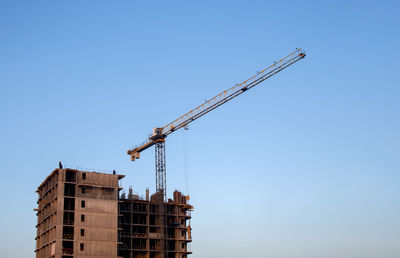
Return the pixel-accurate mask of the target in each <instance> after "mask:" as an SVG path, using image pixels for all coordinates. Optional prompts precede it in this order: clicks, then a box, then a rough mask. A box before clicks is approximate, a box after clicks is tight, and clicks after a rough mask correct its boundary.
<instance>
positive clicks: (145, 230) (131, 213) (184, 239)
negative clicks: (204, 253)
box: [118, 189, 193, 258]
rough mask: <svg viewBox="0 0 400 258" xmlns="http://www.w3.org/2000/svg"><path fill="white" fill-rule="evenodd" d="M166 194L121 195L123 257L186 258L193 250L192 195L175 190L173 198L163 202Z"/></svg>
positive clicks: (120, 236)
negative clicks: (190, 199) (142, 196)
mask: <svg viewBox="0 0 400 258" xmlns="http://www.w3.org/2000/svg"><path fill="white" fill-rule="evenodd" d="M160 198H162V195H160V194H157V193H156V194H154V195H152V196H151V197H150V199H149V192H148V190H147V191H146V199H144V200H141V199H140V198H139V196H137V195H133V194H132V191H131V189H130V191H129V194H128V196H127V198H125V196H124V195H122V196H121V199H120V203H119V213H120V220H119V225H120V226H119V227H120V228H121V231H120V235H119V242H120V243H121V244H120V246H119V249H118V250H119V255H120V256H122V257H129V258H132V257H146V258H156V257H157V258H158V257H168V258H186V257H187V256H188V255H189V254H191V250H190V243H191V242H192V236H191V225H190V219H191V210H192V209H193V207H192V206H191V205H190V204H188V203H187V200H188V197H187V196H184V195H182V194H181V193H180V192H178V191H175V192H174V197H173V199H169V200H168V202H167V203H163V202H160Z"/></svg>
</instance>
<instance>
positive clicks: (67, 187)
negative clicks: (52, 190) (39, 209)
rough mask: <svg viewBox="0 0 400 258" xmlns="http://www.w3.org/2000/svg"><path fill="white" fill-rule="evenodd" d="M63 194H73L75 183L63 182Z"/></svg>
mask: <svg viewBox="0 0 400 258" xmlns="http://www.w3.org/2000/svg"><path fill="white" fill-rule="evenodd" d="M64 195H65V196H75V185H74V184H65V185H64Z"/></svg>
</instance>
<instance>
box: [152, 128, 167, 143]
mask: <svg viewBox="0 0 400 258" xmlns="http://www.w3.org/2000/svg"><path fill="white" fill-rule="evenodd" d="M164 138H165V135H164V134H163V129H162V128H159V127H154V128H153V134H152V135H151V137H150V139H152V140H156V139H164Z"/></svg>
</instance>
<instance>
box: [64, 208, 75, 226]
mask: <svg viewBox="0 0 400 258" xmlns="http://www.w3.org/2000/svg"><path fill="white" fill-rule="evenodd" d="M74 217H75V216H74V213H73V212H69V211H64V219H63V221H64V225H74Z"/></svg>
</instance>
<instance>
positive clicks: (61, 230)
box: [35, 169, 193, 258]
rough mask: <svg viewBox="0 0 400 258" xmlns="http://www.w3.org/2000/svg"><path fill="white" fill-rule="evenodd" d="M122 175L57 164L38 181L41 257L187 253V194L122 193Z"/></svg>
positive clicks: (178, 255)
mask: <svg viewBox="0 0 400 258" xmlns="http://www.w3.org/2000/svg"><path fill="white" fill-rule="evenodd" d="M123 177H124V176H123V175H117V174H115V173H113V174H105V173H98V172H87V171H79V170H75V169H56V170H54V171H53V172H52V173H51V174H50V175H49V176H48V177H47V178H46V180H45V181H44V182H43V183H42V184H41V185H40V186H39V187H38V189H37V191H36V192H37V193H38V195H39V199H38V202H37V203H38V208H37V209H36V211H37V214H36V215H37V221H38V223H37V226H36V228H37V234H36V249H35V252H36V258H69V257H77V258H83V257H86V258H95V257H96V258H117V257H124V258H125V257H148V258H150V257H151V258H153V257H174V258H181V257H187V255H188V254H190V253H191V252H190V248H189V244H190V242H191V226H190V218H191V216H190V212H191V210H192V209H193V207H192V206H191V205H189V204H188V203H187V199H188V198H187V196H184V195H182V194H181V193H180V192H177V191H175V192H174V198H173V200H171V199H170V200H168V202H163V201H162V200H161V199H160V198H158V197H159V194H154V195H152V196H151V197H150V196H149V193H148V191H147V192H146V198H139V196H137V195H133V194H132V190H131V189H130V191H129V194H128V196H127V197H125V195H122V196H121V197H120V195H119V191H120V190H121V189H122V188H120V187H119V180H120V179H121V178H123Z"/></svg>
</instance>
